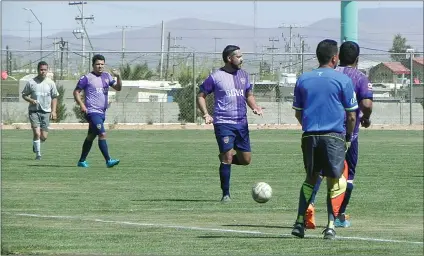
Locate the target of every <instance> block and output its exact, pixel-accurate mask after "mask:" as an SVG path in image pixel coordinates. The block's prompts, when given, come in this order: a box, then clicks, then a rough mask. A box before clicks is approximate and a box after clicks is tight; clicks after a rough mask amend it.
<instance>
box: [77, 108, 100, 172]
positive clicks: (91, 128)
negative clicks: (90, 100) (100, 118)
mask: <svg viewBox="0 0 424 256" xmlns="http://www.w3.org/2000/svg"><path fill="white" fill-rule="evenodd" d="M86 119H87V121H88V132H87V136H86V137H85V140H84V143H83V144H82V150H81V156H80V159H79V160H78V164H77V165H78V166H79V167H88V163H87V161H86V159H87V156H88V154H89V153H90V150H91V147H92V146H93V141H94V139H95V138H96V136H97V133H96V128H95V125H94V123H93V122H92V120H91V117H90V116H89V115H87V116H86Z"/></svg>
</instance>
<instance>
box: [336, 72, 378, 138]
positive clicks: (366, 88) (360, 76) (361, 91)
mask: <svg viewBox="0 0 424 256" xmlns="http://www.w3.org/2000/svg"><path fill="white" fill-rule="evenodd" d="M336 70H337V71H339V72H341V73H343V74H345V75H347V76H348V77H350V78H351V79H352V82H353V88H354V90H355V94H356V99H357V101H358V103H360V102H361V100H363V99H370V100H372V99H373V92H372V84H371V83H370V81H369V80H368V78H367V76H366V75H365V74H364V73H362V72H361V71H359V70H358V69H356V68H352V67H340V66H339V67H337V68H336ZM360 113H361V110H360V109H359V108H358V109H357V110H356V116H357V118H356V124H355V129H354V130H353V135H352V140H354V139H357V138H358V134H359V125H360V122H361V120H360V118H359V115H360Z"/></svg>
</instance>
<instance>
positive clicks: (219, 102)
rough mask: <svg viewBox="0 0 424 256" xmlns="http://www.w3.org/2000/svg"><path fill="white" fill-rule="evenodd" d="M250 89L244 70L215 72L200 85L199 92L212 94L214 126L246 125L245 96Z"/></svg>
mask: <svg viewBox="0 0 424 256" xmlns="http://www.w3.org/2000/svg"><path fill="white" fill-rule="evenodd" d="M251 90H252V87H251V85H250V82H249V74H248V73H247V72H246V71H244V70H241V69H239V70H237V71H236V72H235V73H228V72H226V71H224V70H223V69H219V70H216V71H215V72H213V73H212V74H210V75H209V76H208V78H206V80H205V81H204V82H203V84H202V85H200V92H203V93H205V94H206V95H207V94H210V93H214V95H215V107H214V113H213V115H214V116H213V119H214V124H247V115H246V113H247V108H246V95H247V93H248V92H249V91H251Z"/></svg>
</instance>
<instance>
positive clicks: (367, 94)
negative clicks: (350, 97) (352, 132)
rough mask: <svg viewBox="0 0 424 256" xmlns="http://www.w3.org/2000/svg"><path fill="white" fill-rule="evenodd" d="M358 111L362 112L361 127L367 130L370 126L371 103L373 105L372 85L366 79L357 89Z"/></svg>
mask: <svg viewBox="0 0 424 256" xmlns="http://www.w3.org/2000/svg"><path fill="white" fill-rule="evenodd" d="M358 94H359V95H357V96H358V101H359V109H360V110H361V112H362V114H363V115H362V117H361V124H362V126H363V127H365V128H368V127H369V126H370V125H371V120H370V118H371V113H372V103H373V92H372V84H371V83H370V82H369V80H368V79H363V81H361V84H360V87H359V93H358Z"/></svg>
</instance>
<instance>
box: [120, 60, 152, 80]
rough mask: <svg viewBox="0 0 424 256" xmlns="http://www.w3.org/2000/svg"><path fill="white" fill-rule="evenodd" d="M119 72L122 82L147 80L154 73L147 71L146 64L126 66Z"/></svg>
mask: <svg viewBox="0 0 424 256" xmlns="http://www.w3.org/2000/svg"><path fill="white" fill-rule="evenodd" d="M119 70H120V72H121V78H122V80H149V79H150V78H152V77H153V76H154V75H155V73H154V72H152V71H151V70H150V69H149V66H148V65H147V63H144V64H136V65H135V66H130V64H128V63H127V64H126V65H125V66H121V67H120V68H119Z"/></svg>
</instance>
